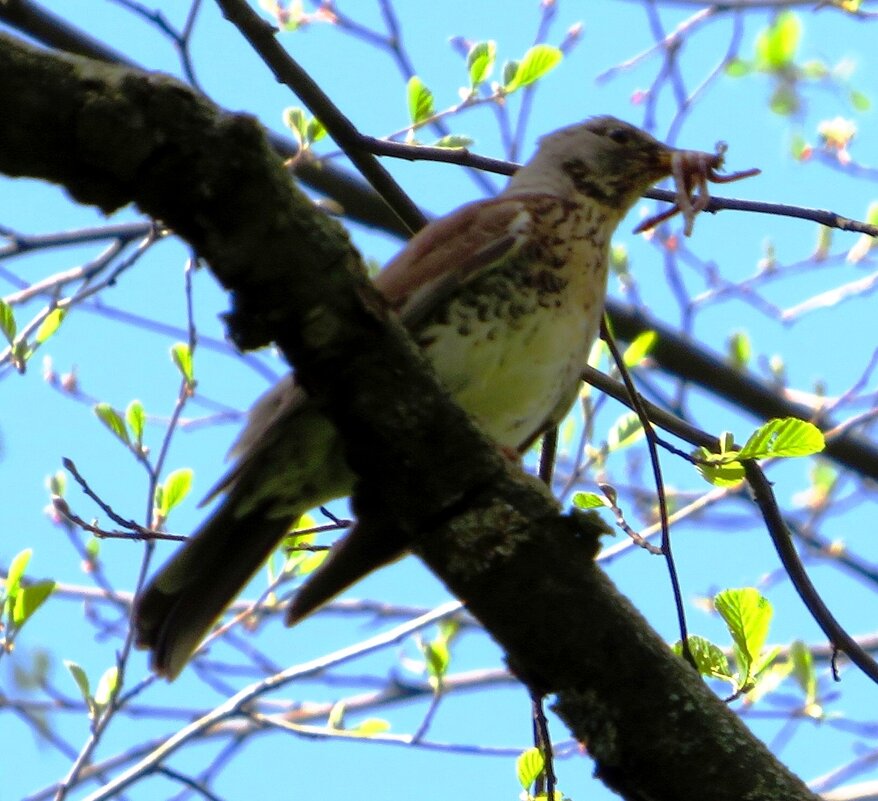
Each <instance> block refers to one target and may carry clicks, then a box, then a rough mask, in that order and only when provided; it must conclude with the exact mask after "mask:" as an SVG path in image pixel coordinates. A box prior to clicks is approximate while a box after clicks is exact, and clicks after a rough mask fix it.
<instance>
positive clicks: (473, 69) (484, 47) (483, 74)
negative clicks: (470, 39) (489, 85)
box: [466, 41, 497, 89]
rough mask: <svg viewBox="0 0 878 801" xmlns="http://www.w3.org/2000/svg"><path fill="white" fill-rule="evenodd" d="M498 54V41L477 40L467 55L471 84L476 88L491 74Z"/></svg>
mask: <svg viewBox="0 0 878 801" xmlns="http://www.w3.org/2000/svg"><path fill="white" fill-rule="evenodd" d="M496 56H497V43H496V42H492V41H487V42H477V43H476V44H474V45H473V46H472V47H471V48H470V51H469V53H467V56H466V67H467V69H468V70H469V84H470V87H471V88H473V89H475V88H476V87H477V86H478V85H479V84H480V83H483V82H484V81H486V80H487V79H488V77H489V76H490V75H491V72H492V70H493V69H494V59H495V58H496Z"/></svg>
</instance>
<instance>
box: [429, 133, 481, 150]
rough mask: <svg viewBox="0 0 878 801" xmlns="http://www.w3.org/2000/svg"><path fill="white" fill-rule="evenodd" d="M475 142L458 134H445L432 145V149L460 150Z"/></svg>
mask: <svg viewBox="0 0 878 801" xmlns="http://www.w3.org/2000/svg"><path fill="white" fill-rule="evenodd" d="M474 141H475V140H474V139H472V138H471V137H469V136H461V135H460V134H447V135H446V136H443V137H442V138H440V139H437V140H436V141H435V142H434V143H433V147H447V148H448V149H449V150H452V149H454V148H457V149H462V148H466V147H469V146H470V145H471V144H472V143H473V142H474Z"/></svg>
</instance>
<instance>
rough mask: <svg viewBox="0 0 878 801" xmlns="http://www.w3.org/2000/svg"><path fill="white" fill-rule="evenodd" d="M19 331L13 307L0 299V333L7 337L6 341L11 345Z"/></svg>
mask: <svg viewBox="0 0 878 801" xmlns="http://www.w3.org/2000/svg"><path fill="white" fill-rule="evenodd" d="M17 331H18V328H17V326H16V325H15V316H14V315H13V314H12V307H11V306H10V305H9V304H8V303H7V302H6V301H5V300H3V298H0V332H2V334H3V336H4V337H6V341H7V342H8V343H9V344H10V345H11V344H12V343H13V341H14V340H15V334H16V332H17Z"/></svg>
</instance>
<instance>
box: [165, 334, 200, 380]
mask: <svg viewBox="0 0 878 801" xmlns="http://www.w3.org/2000/svg"><path fill="white" fill-rule="evenodd" d="M171 360H172V361H173V362H174V364H176V365H177V369H178V370H179V371H180V373H181V374H182V375H183V380H184V381H185V382H186V383H187V384H188V385H189V386H190V387H191V386H193V385H194V384H195V374H194V372H193V369H192V351H191V350H189V346H188V345H187V344H186V343H185V342H176V343H175V344H173V345H171Z"/></svg>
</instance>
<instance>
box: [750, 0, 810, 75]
mask: <svg viewBox="0 0 878 801" xmlns="http://www.w3.org/2000/svg"><path fill="white" fill-rule="evenodd" d="M801 38H802V20H801V19H800V18H799V16H798V14H794V13H793V12H792V11H784V12H782V13H780V14H778V15H777V17H775V20H774V23H773V24H772V25H770V26H769V27H768V28H766V29H765V30H763V31H762V32H761V33H760V34H759V36H758V37H757V39H756V63H757V65H758V66H759V68H760V69H762V70H767V71H769V72H773V71H776V70H780V69H782V68H783V67H786V66H788V65H789V64H791V63H792V61H793V59H794V58H795V57H796V50H798V47H799V41H800V40H801Z"/></svg>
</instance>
